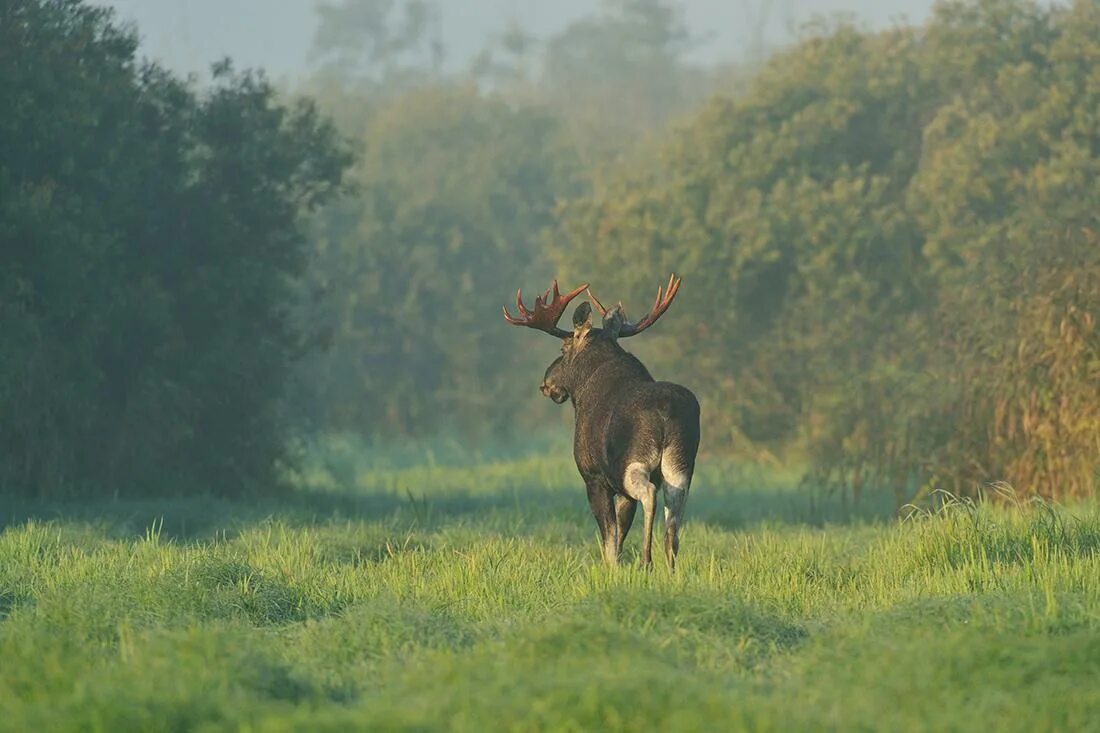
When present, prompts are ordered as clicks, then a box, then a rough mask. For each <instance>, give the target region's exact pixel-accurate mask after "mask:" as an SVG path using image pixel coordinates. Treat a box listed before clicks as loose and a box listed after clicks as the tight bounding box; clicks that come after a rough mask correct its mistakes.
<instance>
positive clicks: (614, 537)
mask: <svg viewBox="0 0 1100 733" xmlns="http://www.w3.org/2000/svg"><path fill="white" fill-rule="evenodd" d="M586 484H587V488H588V505H589V506H590V507H592V515H593V516H594V517H595V518H596V524H597V525H599V528H600V543H601V545H602V547H603V561H604V564H605V565H608V566H615V565H618V564H619V551H620V549H621V548H622V541H621V540H620V538H619V522H618V519H617V517H616V514H615V502H614V492H612V490H611V487H610V486H608V485H607V482H606V481H604V480H602V479H592V480H589V481H587V482H586Z"/></svg>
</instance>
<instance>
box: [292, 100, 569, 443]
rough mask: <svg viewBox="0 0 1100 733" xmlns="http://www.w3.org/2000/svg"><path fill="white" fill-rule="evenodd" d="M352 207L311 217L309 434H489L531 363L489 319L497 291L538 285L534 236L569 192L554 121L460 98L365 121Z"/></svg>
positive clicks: (389, 109)
mask: <svg viewBox="0 0 1100 733" xmlns="http://www.w3.org/2000/svg"><path fill="white" fill-rule="evenodd" d="M367 119H368V122H367V126H366V130H365V132H364V134H363V136H362V138H361V140H360V142H359V145H360V164H359V165H358V167H357V168H356V170H355V173H354V176H353V182H354V185H355V187H356V191H357V193H356V196H355V197H354V198H353V199H349V200H347V201H346V202H344V203H342V204H340V205H339V206H336V207H333V208H331V209H330V210H329V211H327V212H326V213H325V214H324V215H323V216H321V217H320V218H319V220H318V221H317V224H316V230H315V237H316V242H317V247H318V259H317V267H316V268H315V270H314V272H315V276H316V280H317V287H318V288H319V289H320V290H321V291H323V292H325V293H326V297H325V299H324V300H323V301H322V305H321V313H319V314H317V315H315V316H314V318H315V319H317V320H320V321H329V322H332V323H334V324H335V330H334V333H333V335H332V342H331V348H330V349H329V350H328V352H327V353H325V354H323V355H319V356H317V357H316V358H314V359H312V360H310V362H309V369H308V370H307V371H306V372H305V378H306V380H307V381H308V382H310V383H311V384H312V385H313V389H314V390H315V392H316V394H317V399H318V402H317V404H318V409H319V416H318V420H319V422H320V424H322V425H325V426H327V427H328V428H330V429H336V430H350V431H354V432H359V433H361V434H367V435H373V434H387V435H423V434H430V433H433V432H437V431H439V430H441V429H445V428H453V427H461V428H463V429H465V430H467V431H468V432H473V433H476V432H481V431H483V430H485V429H486V426H497V427H499V426H501V425H502V423H504V422H506V421H507V420H508V414H509V412H511V411H513V410H515V409H516V406H518V405H521V404H524V403H525V397H524V395H526V394H532V395H534V394H536V391H535V390H532V389H530V379H527V378H523V379H517V378H516V376H515V375H516V374H524V373H527V372H526V371H524V370H521V369H519V368H518V367H516V364H517V363H522V364H526V363H528V362H527V360H526V357H524V356H523V350H522V349H518V350H517V348H516V343H515V340H514V338H511V337H513V336H514V334H512V333H510V332H508V330H507V329H506V328H504V327H503V325H502V324H503V321H502V320H501V319H500V318H499V305H500V303H499V302H498V300H499V298H500V297H502V296H503V294H504V293H505V292H506V291H507V289H508V288H510V287H515V286H517V285H522V284H524V283H530V282H532V279H534V280H535V281H536V282H544V281H545V282H546V283H548V282H549V280H550V271H549V269H548V268H547V266H546V263H545V259H544V258H543V257H542V254H541V250H540V247H539V239H538V235H539V233H540V232H541V231H542V230H543V229H544V228H545V227H546V226H548V225H549V224H550V223H551V221H552V220H553V214H554V208H555V204H556V202H557V199H558V198H559V197H563V196H566V195H569V194H571V193H572V192H573V191H574V190H575V189H574V186H575V181H576V170H577V167H576V163H575V158H573V157H572V156H571V152H570V150H569V148H568V146H567V145H566V143H565V141H564V140H563V139H562V137H561V131H560V128H559V125H558V123H557V121H556V120H555V119H554V118H552V117H550V116H548V115H547V114H545V113H543V112H539V111H536V110H531V109H523V108H519V109H513V108H511V107H509V106H508V105H507V104H505V103H504V102H502V101H498V100H493V99H487V98H485V97H483V96H482V95H480V94H479V93H478V91H477V90H476V89H475V88H474V87H472V86H458V85H454V86H439V87H433V88H425V89H420V90H416V91H412V92H408V93H406V94H404V95H402V96H400V97H398V98H396V99H394V100H393V101H392V103H390V104H388V105H386V106H384V107H382V108H381V109H375V110H373V111H372V113H371V115H370V116H369V117H368V118H367Z"/></svg>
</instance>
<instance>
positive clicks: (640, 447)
mask: <svg viewBox="0 0 1100 733" xmlns="http://www.w3.org/2000/svg"><path fill="white" fill-rule="evenodd" d="M679 290H680V278H678V277H676V275H675V274H673V275H672V276H671V277H670V278H669V281H668V286H667V287H666V288H658V289H657V299H656V301H654V304H653V308H652V309H651V310H650V312H649V313H648V314H647V315H646V316H645V317H644V318H642V319H641V320H639V321H637V322H630V321H627V319H626V314H625V312H624V310H623V307H622V303H619V304H618V305H615V306H613V307H611V308H604V307H603V305H602V304H601V303H600V301H599V300H598V299H597V298H596V296H595V295H593V294H592V291H591V290H590V289H589V286H588V284H587V283H585V284H583V285H580V286H579V287H577V288H576V289H574V290H572V291H570V292H568V293H566V294H565V295H562V294H561V293H560V292H559V290H558V282H557V280H555V281H554V283H553V287H552V288H551V290H547V291H546V292H545V293H543V294H542V295H541V296H539V297H537V298H536V299H535V307H534V310H533V311H531V310H528V309H527V308H526V307H525V306H524V304H523V295H522V292H521V290H517V291H516V308H517V309H518V310H519V315H518V316H513V315H512V314H511V313H509V312H508V308H507V306H505V307H504V318H505V320H506V321H507V322H508V323H510V324H512V325H514V326H527V327H528V328H534V329H537V330H539V331H543V332H545V333H548V334H550V335H551V336H554V337H556V338H558V339H561V356H559V357H558V358H557V359H555V360H554V361H553V362H552V363H551V364H550V366H549V367H548V368H547V369H546V374H545V376H544V377H543V380H542V385H541V386H540V391H541V392H542V393H543V394H544V395H546V396H547V397H549V398H550V399H551V400H553V401H554V402H555V403H556V404H559V405H560V404H562V403H563V402H565V401H566V400H572V402H573V409H574V414H575V429H574V436H573V457H574V459H575V460H576V462H577V470H578V471H579V472H580V474H581V478H582V479H583V480H584V484H585V487H586V489H587V491H588V503H589V506H591V508H592V514H593V515H594V516H595V518H596V523H597V525H599V531H600V537H601V541H602V546H603V547H602V549H603V559H604V562H605V563H606V564H607V565H618V563H619V561H620V558H621V557H622V551H623V541H624V540H625V539H626V535H627V532H629V531H630V526H631V524H633V522H634V514H635V512H636V510H637V508H638V504H641V505H642V514H643V521H644V529H643V532H644V533H645V536H644V537H643V539H642V557H641V562H642V565H643V566H645V567H647V568H648V567H652V564H653V559H652V545H653V521H654V517H655V515H656V512H657V487H658V486H660V487H661V490H662V492H663V495H664V505H665V538H664V543H665V557H666V558H667V560H668V565H669V568H670V569H671V570H675V568H676V555H677V553H678V552H679V549H680V537H679V533H680V524H681V523H682V521H683V516H684V505H685V503H686V502H687V496H688V489H689V488H690V486H691V478H692V475H693V474H694V472H695V458H696V454H697V452H698V450H699V401H698V400H697V399H696V398H695V395H694V394H692V392H691V391H690V390H688V389H686V388H685V387H682V386H680V385H678V384H673V383H671V382H658V381H656V380H654V379H653V377H652V376H651V375H650V373H649V371H648V370H647V369H646V368H645V366H644V365H643V364H642V362H641V361H639V360H638V358H637V357H635V356H634V355H633V354H631V353H630V352H628V351H626V350H625V349H623V348H622V346H620V345H619V340H620V339H624V338H628V337H630V336H636V335H638V334H639V333H641V332H642V331H644V330H646V329H647V328H649V327H650V326H652V325H653V324H654V323H656V322H657V319H659V318H660V317H661V316H662V315H663V314H664V313H665V311H667V310H668V307H669V306H670V305H672V301H673V299H674V298H675V297H676V293H677V292H679ZM584 292H587V293H588V298H589V300H591V301H592V305H595V307H596V308H597V309H598V310H599V312H600V314H601V316H602V318H603V322H602V326H601V327H599V328H594V327H593V325H592V305H590V304H589V303H588V302H587V301H586V302H583V303H581V304H580V305H579V306H577V308H576V310H575V311H574V313H573V330H572V332H569V331H565V330H563V329H561V328H558V321H559V320H561V316H562V314H563V313H564V312H565V309H566V307H567V306H568V305H569V303H570V302H571V301H572V300H573V299H574V298H576V297H577V296H578V295H580V294H581V293H584Z"/></svg>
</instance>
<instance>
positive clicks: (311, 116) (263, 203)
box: [0, 0, 349, 497]
mask: <svg viewBox="0 0 1100 733" xmlns="http://www.w3.org/2000/svg"><path fill="white" fill-rule="evenodd" d="M135 48H136V40H135V38H134V36H133V35H132V34H131V33H130V32H128V31H125V30H122V29H120V28H119V27H118V26H116V25H115V24H114V23H113V20H112V16H111V13H110V12H109V11H106V10H103V9H100V8H95V7H92V6H88V5H86V4H84V3H83V2H80V1H79V0H65V1H63V2H44V1H42V0H16V1H15V2H8V3H4V4H3V5H2V6H0V94H2V95H3V98H4V99H5V100H8V101H9V102H10V103H11V105H12V108H11V109H10V110H9V111H8V113H6V114H5V115H4V116H3V118H2V119H0V189H2V191H3V195H2V196H0V251H3V253H4V262H5V268H4V270H3V271H2V272H0V328H3V331H4V333H5V335H6V336H8V335H10V336H11V337H10V338H7V337H6V338H5V339H4V342H3V344H2V345H0V410H2V411H3V412H4V414H5V415H7V416H8V417H7V419H6V420H5V421H4V423H3V425H2V426H0V457H2V458H0V485H2V486H3V487H4V489H5V490H6V491H9V492H15V493H21V494H25V495H30V496H40V497H41V496H54V495H60V494H63V493H69V494H73V493H83V494H91V493H96V492H104V491H107V492H113V493H136V492H143V493H156V492H159V491H173V490H180V489H183V488H184V487H186V488H189V489H191V488H195V487H198V488H202V489H206V490H214V491H226V492H233V491H243V490H245V489H246V488H255V487H258V486H262V485H266V484H267V483H268V482H271V481H272V480H273V479H274V476H275V472H276V468H277V464H278V462H279V461H280V460H281V459H282V458H283V456H284V451H285V441H284V438H285V434H284V430H285V427H286V425H285V423H284V422H283V421H281V420H280V419H279V418H280V416H279V415H278V414H277V413H278V405H279V400H280V398H281V392H282V387H283V383H284V380H285V377H286V374H287V370H288V369H289V366H290V363H291V360H292V358H293V357H294V356H295V353H296V350H297V349H298V345H299V342H300V338H301V337H300V335H299V334H296V333H294V332H293V330H292V329H291V327H290V325H291V321H290V318H289V314H288V312H287V308H286V304H287V303H288V301H289V300H290V299H291V298H292V297H293V296H294V293H295V290H294V286H293V282H294V280H295V279H296V278H298V277H299V276H300V275H301V273H302V271H303V269H304V267H305V264H306V247H305V240H304V238H303V237H302V234H301V230H300V228H299V227H298V217H299V214H300V213H301V212H303V211H306V210H309V209H313V208H316V207H317V206H318V205H320V204H321V203H323V202H324V201H326V200H327V199H328V198H329V197H330V196H331V195H332V194H333V193H334V191H336V190H337V187H338V185H339V182H340V179H341V176H342V172H343V170H344V169H345V168H346V166H347V165H348V163H349V159H348V156H347V154H346V152H344V151H343V149H342V148H341V146H340V145H339V143H338V140H337V137H336V134H335V131H334V130H333V128H332V127H331V125H329V124H328V123H326V122H325V121H324V120H322V119H321V118H320V117H319V115H318V114H317V112H316V110H315V109H314V108H313V107H312V106H311V105H310V104H308V103H304V102H303V103H300V104H297V105H295V106H293V107H286V106H283V105H281V104H280V103H279V102H278V101H277V100H276V98H275V94H274V91H273V90H272V88H271V87H270V86H269V85H268V84H267V82H265V81H264V80H263V78H262V77H260V76H257V75H253V74H235V73H233V72H232V70H231V68H230V67H229V66H228V64H222V65H220V66H219V67H218V68H217V69H216V71H215V75H214V81H215V85H214V87H213V88H212V89H211V90H210V91H209V92H208V93H207V94H205V95H203V96H201V97H200V96H199V95H198V94H196V92H195V91H194V90H193V89H192V88H190V87H189V86H188V85H186V84H184V83H183V82H180V81H179V80H177V79H175V78H173V77H172V76H171V75H170V74H168V73H166V72H164V71H163V70H161V69H159V68H157V67H155V66H143V67H139V66H138V65H137V64H136V62H135V61H134V51H135Z"/></svg>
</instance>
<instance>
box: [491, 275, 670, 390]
mask: <svg viewBox="0 0 1100 733" xmlns="http://www.w3.org/2000/svg"><path fill="white" fill-rule="evenodd" d="M680 282H681V279H680V278H678V277H676V275H675V274H673V275H672V276H670V277H669V280H668V285H667V286H665V287H658V288H657V298H656V299H655V300H654V301H653V307H652V308H651V309H650V311H649V313H647V314H646V315H645V317H643V318H642V319H641V320H639V321H637V322H633V323H632V322H630V321H628V320H627V318H626V313H625V311H624V310H623V306H622V303H619V304H617V305H615V306H612V307H611V308H605V307H604V306H603V304H602V303H600V301H599V299H598V298H597V297H596V296H595V294H593V293H592V291H591V289H590V287H589V285H588V283H584V284H582V285H580V286H578V287H577V288H575V289H574V290H571V291H570V292H568V293H566V294H565V295H562V294H561V292H560V291H559V290H558V281H557V280H554V283H553V285H552V286H551V289H550V290H547V291H546V292H545V293H543V294H542V295H540V296H537V297H536V298H535V308H534V310H533V311H529V310H528V309H527V307H526V306H525V305H524V304H523V293H522V290H517V291H516V309H517V310H518V311H519V316H518V317H516V316H513V315H512V314H511V313H509V312H508V308H507V306H505V307H504V318H505V320H506V321H508V323H511V324H512V325H513V326H527V327H528V328H534V329H536V330H539V331H542V332H544V333H548V334H550V335H551V336H555V337H557V338H559V339H561V342H562V345H561V356H559V357H558V358H557V359H555V360H554V361H553V362H551V364H550V366H549V367H547V368H546V373H545V375H544V376H543V379H542V384H541V385H540V386H539V390H540V391H541V392H542V393H543V394H544V395H546V396H547V397H549V398H550V399H551V400H553V401H554V402H555V403H557V404H559V405H560V404H562V403H563V402H565V401H566V400H568V399H569V398H570V397H571V396H573V392H574V391H575V389H576V388H577V387H578V386H579V384H580V382H581V381H583V380H584V378H585V377H586V376H587V374H588V373H589V372H590V371H591V370H592V369H594V368H595V367H597V366H599V365H601V364H602V363H604V362H606V361H608V360H609V359H616V358H617V357H620V356H629V354H627V353H626V352H625V351H623V350H622V349H621V348H620V347H619V346H618V344H617V343H616V342H617V341H618V339H620V338H627V337H630V336H636V335H637V334H639V333H641V332H642V331H644V330H646V329H647V328H649V327H650V326H652V325H653V324H654V323H656V322H657V319H659V318H660V317H661V316H662V315H664V312H665V311H667V310H668V308H669V306H670V305H672V301H673V299H674V298H675V297H676V294H677V293H678V292H679V291H680ZM585 292H587V293H588V297H589V299H590V300H591V301H592V304H593V305H595V306H596V309H597V310H598V311H599V312H600V315H601V316H602V318H603V323H602V326H600V327H593V325H592V306H591V305H589V303H587V302H584V303H581V304H580V305H579V306H577V308H576V310H574V311H573V330H572V331H564V330H562V329H560V328H558V321H560V320H561V317H562V314H564V313H565V309H566V308H567V307H568V306H569V303H570V302H571V301H572V300H573V299H574V298H576V297H577V296H578V295H580V294H581V293H585ZM586 352H587V353H586ZM582 356H583V357H584V358H582ZM637 366H641V364H640V363H638V364H637ZM643 370H644V367H643Z"/></svg>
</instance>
